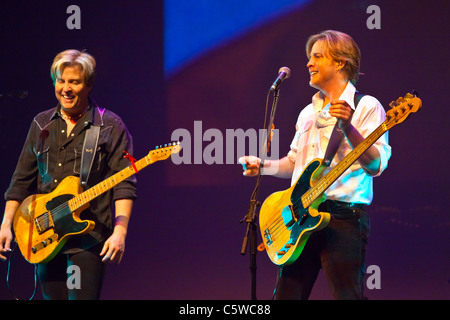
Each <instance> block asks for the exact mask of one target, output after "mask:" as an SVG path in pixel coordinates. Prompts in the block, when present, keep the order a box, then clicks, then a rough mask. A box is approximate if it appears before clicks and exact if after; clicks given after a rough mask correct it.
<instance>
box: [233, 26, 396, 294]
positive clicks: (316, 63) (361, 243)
mask: <svg viewBox="0 0 450 320" xmlns="http://www.w3.org/2000/svg"><path fill="white" fill-rule="evenodd" d="M306 55H307V57H308V63H307V65H306V67H307V68H308V70H309V74H310V79H309V84H310V86H312V87H314V88H316V89H318V90H319V91H318V92H317V93H316V94H315V95H314V96H313V97H312V103H310V104H309V105H308V106H307V107H306V108H304V109H303V110H302V111H301V112H300V114H299V116H298V118H297V123H296V132H295V135H294V138H293V140H292V143H291V149H290V151H289V153H288V155H287V156H286V157H284V158H282V159H280V160H266V161H265V162H264V168H261V170H262V174H265V175H274V176H276V177H281V178H290V179H291V185H293V184H295V183H297V180H298V179H299V177H300V176H301V174H302V172H303V170H304V169H305V168H306V167H307V165H308V164H309V163H310V162H311V161H312V160H314V159H316V158H324V155H325V153H326V150H327V146H328V142H329V140H330V136H331V133H332V131H333V128H334V127H335V124H336V123H337V124H338V127H339V129H340V130H341V131H342V132H343V133H344V136H345V138H343V140H342V144H341V145H340V147H339V149H338V150H337V153H336V155H335V157H334V158H333V159H332V162H331V167H334V166H335V165H336V164H337V163H339V162H340V161H341V160H342V159H343V158H344V157H345V156H346V155H347V154H348V153H350V152H351V150H352V149H353V148H354V147H356V146H357V145H358V144H359V143H360V142H361V141H363V139H364V138H365V137H367V136H368V135H369V134H370V133H372V132H373V131H374V130H375V129H376V128H377V127H378V126H379V125H380V124H381V123H382V122H383V121H384V120H385V117H386V114H385V111H384V109H383V107H382V106H381V104H380V103H379V102H378V100H377V99H375V98H374V97H371V96H369V95H360V94H359V93H358V92H357V91H356V88H355V86H354V85H355V83H356V81H357V79H358V76H359V68H360V61H361V54H360V50H359V48H358V46H357V44H356V43H355V41H354V40H353V39H352V38H351V37H350V36H349V35H347V34H345V33H342V32H339V31H334V30H327V31H324V32H321V33H319V34H315V35H312V36H310V37H309V39H308V41H307V44H306ZM390 155H391V148H390V146H389V145H388V137H387V133H386V134H385V135H383V136H382V137H381V138H380V139H379V140H378V141H377V142H375V144H373V145H372V146H371V147H370V148H369V149H368V150H367V151H366V152H365V153H364V154H363V155H361V157H360V158H359V159H358V160H357V162H355V163H354V164H353V165H352V166H351V167H350V168H349V169H348V170H346V171H345V172H344V173H343V174H342V175H341V177H340V178H339V179H337V180H336V181H335V182H334V184H332V185H331V186H330V187H329V188H328V189H327V191H326V192H325V196H326V201H324V202H323V203H322V204H321V205H320V206H319V211H325V212H329V213H330V214H331V219H330V222H329V224H328V225H327V227H325V228H324V229H323V230H321V231H318V232H315V233H313V234H312V235H311V236H310V237H309V239H308V241H307V242H306V246H305V247H304V249H303V252H302V253H301V255H300V257H299V258H298V259H297V260H296V261H295V262H294V263H292V264H289V265H283V266H280V268H279V269H278V277H277V285H276V288H275V291H274V298H275V299H308V298H309V296H310V293H311V290H312V288H313V285H314V283H315V281H316V278H317V275H318V273H319V271H320V269H322V270H323V272H324V275H325V277H326V279H327V282H328V285H329V287H330V290H331V293H332V295H333V297H334V298H335V299H363V298H364V295H363V291H364V272H365V269H364V268H365V266H364V261H365V252H366V244H367V237H368V234H369V218H368V215H367V213H366V209H365V206H366V205H369V204H370V203H371V202H372V197H373V190H372V189H373V188H372V180H373V177H376V176H379V175H380V174H381V173H382V172H383V171H384V170H385V169H386V167H387V162H388V159H389V158H390ZM240 162H241V163H243V164H245V166H244V170H245V171H244V175H246V176H255V175H257V174H258V172H259V170H260V159H258V158H256V157H254V156H245V157H242V158H241V159H240Z"/></svg>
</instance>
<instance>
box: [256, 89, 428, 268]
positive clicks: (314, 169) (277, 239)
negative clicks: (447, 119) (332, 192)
mask: <svg viewBox="0 0 450 320" xmlns="http://www.w3.org/2000/svg"><path fill="white" fill-rule="evenodd" d="M390 106H391V107H392V109H391V110H389V111H388V112H387V114H386V121H384V122H383V123H382V124H381V125H380V126H379V127H378V128H377V129H375V130H374V131H373V132H372V133H371V134H370V135H369V136H368V137H367V138H366V139H364V140H363V141H362V142H361V143H360V144H359V145H358V146H356V147H355V148H354V149H353V150H352V151H351V152H350V153H349V154H348V155H347V156H346V157H345V158H344V159H343V160H342V161H341V162H340V163H339V164H337V165H336V166H335V167H334V168H333V169H331V170H330V171H329V172H328V173H325V172H326V170H327V169H329V168H328V167H327V166H325V165H324V164H323V163H322V159H314V160H313V161H311V162H310V163H309V164H308V165H307V167H306V168H305V169H304V171H303V172H302V174H301V175H300V177H299V178H298V180H297V182H296V183H295V184H294V185H292V186H291V187H290V188H289V189H287V190H284V191H279V192H275V193H273V194H271V195H270V196H269V197H267V199H266V200H265V201H264V203H263V204H262V206H261V210H260V216H259V225H260V231H261V236H262V238H263V243H262V244H261V245H260V246H259V247H262V245H263V246H264V249H265V250H266V252H267V254H268V256H269V258H270V259H271V260H272V262H273V263H274V264H276V265H288V264H291V263H293V262H294V261H295V260H297V258H298V257H299V256H300V254H301V252H302V251H303V248H304V246H305V244H306V241H307V240H308V238H309V236H310V235H311V234H312V233H313V232H316V231H319V230H322V229H323V228H325V227H326V226H327V225H328V222H329V221H330V214H329V213H328V212H319V211H318V208H319V205H320V204H321V203H322V202H323V201H325V195H324V192H325V191H326V190H327V188H328V187H329V186H330V185H331V184H332V183H333V182H334V181H336V180H337V179H338V178H339V177H340V176H341V174H342V173H343V172H344V171H345V170H347V169H348V168H349V167H350V166H351V165H352V164H353V163H354V162H355V161H356V160H357V159H358V158H359V157H360V156H361V155H362V154H363V153H364V152H365V151H366V150H367V149H368V148H369V147H370V146H371V145H372V144H374V143H375V142H376V141H377V140H378V139H379V138H380V137H381V136H382V135H383V134H384V133H385V132H386V131H388V130H389V129H390V128H392V127H393V126H395V125H396V124H399V123H401V122H403V121H404V120H405V119H406V118H407V117H408V116H409V114H410V113H411V112H416V111H418V110H419V109H420V108H421V107H422V101H421V100H420V99H419V98H418V97H417V96H415V95H412V94H409V93H408V94H407V95H406V96H405V97H403V98H399V99H397V101H396V102H394V101H393V102H391V104H390ZM322 175H323V177H322ZM264 249H262V250H264Z"/></svg>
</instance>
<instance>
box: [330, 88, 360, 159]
mask: <svg viewBox="0 0 450 320" xmlns="http://www.w3.org/2000/svg"><path fill="white" fill-rule="evenodd" d="M363 96H364V95H363V94H362V93H359V92H358V91H355V96H354V103H355V109H356V107H357V106H358V103H359V101H360V100H361V98H362V97H363ZM343 138H344V133H343V132H342V131H341V130H340V129H339V125H338V122H336V124H335V126H334V128H333V131H332V132H331V136H330V141H329V142H328V146H327V150H326V151H325V156H324V157H323V162H322V163H323V165H325V166H327V167H329V166H330V164H331V161H332V160H333V158H334V156H335V155H336V152H337V150H338V149H339V146H340V145H341V142H342V139H343Z"/></svg>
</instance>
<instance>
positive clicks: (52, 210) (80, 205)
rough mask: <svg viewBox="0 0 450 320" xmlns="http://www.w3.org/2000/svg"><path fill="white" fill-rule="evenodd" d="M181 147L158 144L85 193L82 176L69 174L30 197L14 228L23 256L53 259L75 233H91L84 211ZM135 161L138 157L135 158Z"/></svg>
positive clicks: (35, 260) (33, 259)
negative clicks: (91, 203)
mask: <svg viewBox="0 0 450 320" xmlns="http://www.w3.org/2000/svg"><path fill="white" fill-rule="evenodd" d="M180 150H181V146H180V145H179V143H172V144H168V145H164V147H159V148H158V147H157V148H156V149H154V150H152V151H150V152H149V154H148V155H147V156H145V157H144V158H142V159H141V160H139V161H136V162H134V161H132V162H131V165H130V166H128V167H126V168H125V169H123V170H121V171H119V172H117V173H116V174H114V175H112V176H111V177H109V178H107V179H105V180H103V181H102V182H100V183H98V184H96V185H95V186H93V187H92V188H89V189H88V190H86V191H84V192H83V188H82V187H81V186H80V178H78V177H74V176H69V177H66V178H65V179H63V180H62V181H61V183H60V184H59V185H58V186H57V187H56V189H55V190H53V191H52V192H51V193H48V194H37V195H31V196H29V197H27V198H26V199H25V200H24V201H23V202H22V203H21V205H20V206H19V208H18V209H17V211H16V213H15V215H14V220H13V230H14V234H15V236H16V242H17V244H18V246H19V249H20V252H21V253H22V255H23V257H24V258H25V259H26V260H27V261H28V262H30V263H46V262H48V261H50V260H51V259H52V258H53V257H54V256H55V255H56V254H57V253H58V252H59V251H60V250H61V248H62V247H63V246H64V244H65V243H66V242H67V240H68V239H70V238H71V237H72V236H76V235H81V234H85V233H88V232H90V231H91V230H92V229H93V228H94V227H95V222H94V221H91V220H81V219H80V214H81V212H83V211H84V210H85V209H86V208H88V207H89V202H90V201H92V200H93V199H95V198H97V197H98V196H99V195H101V194H103V193H104V192H106V191H108V190H110V189H111V188H113V187H114V186H115V185H117V184H118V183H120V182H122V181H123V180H125V179H126V178H128V177H130V176H132V175H133V174H135V173H136V172H138V170H141V169H143V168H145V167H146V166H148V165H150V164H152V163H154V162H156V161H159V160H165V159H167V158H169V157H170V156H171V154H172V153H178V152H179V151H180ZM132 160H134V159H132Z"/></svg>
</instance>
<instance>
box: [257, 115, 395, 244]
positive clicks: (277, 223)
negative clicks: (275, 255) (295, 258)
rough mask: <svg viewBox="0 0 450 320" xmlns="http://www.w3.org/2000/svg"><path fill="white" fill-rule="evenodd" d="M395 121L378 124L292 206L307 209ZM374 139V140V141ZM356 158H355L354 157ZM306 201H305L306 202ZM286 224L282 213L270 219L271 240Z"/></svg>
mask: <svg viewBox="0 0 450 320" xmlns="http://www.w3.org/2000/svg"><path fill="white" fill-rule="evenodd" d="M393 122H395V119H394V118H393V117H391V118H389V119H387V120H386V121H384V122H383V123H382V124H381V125H380V126H378V128H377V129H375V130H374V131H373V132H372V133H371V134H370V135H369V136H368V137H367V139H365V140H364V141H362V142H361V143H360V144H359V145H358V146H357V147H356V148H355V149H353V150H352V152H351V153H349V157H348V159H347V160H344V161H342V162H340V163H339V164H338V165H336V167H334V168H333V169H332V170H331V171H330V172H329V173H328V174H327V175H326V176H325V177H323V178H322V179H321V180H320V181H319V182H318V183H317V184H316V185H314V187H312V188H310V189H309V190H308V191H306V192H305V193H304V194H303V195H302V196H301V197H300V198H298V199H297V200H296V201H294V202H293V203H292V208H293V209H294V210H296V211H297V210H298V208H299V207H300V204H301V208H302V209H305V207H304V204H305V202H306V200H309V201H307V202H306V204H308V205H307V206H306V207H309V206H310V205H311V204H312V202H314V201H315V200H316V199H317V197H318V196H319V195H321V194H322V193H323V192H324V191H325V190H326V188H327V187H328V186H329V184H330V179H329V178H331V180H332V181H333V182H334V181H335V180H336V179H337V178H338V177H339V175H341V174H342V173H339V174H338V171H340V169H341V167H343V166H347V164H348V163H349V161H351V162H352V163H353V162H354V161H356V160H357V158H355V155H356V154H357V153H359V149H363V150H362V151H361V154H362V153H364V152H365V151H366V150H367V149H368V148H369V147H370V146H371V145H372V144H373V143H375V141H376V140H378V139H379V138H380V137H381V136H382V135H383V134H384V133H385V132H386V131H388V129H387V127H390V126H391V124H392V123H393ZM372 140H374V141H373V142H372ZM352 158H355V159H352ZM304 201H305V202H304ZM283 225H284V221H283V217H282V216H281V215H278V216H276V217H275V219H273V220H272V221H270V223H268V224H267V227H266V228H265V229H264V230H268V232H269V234H270V237H271V240H272V242H273V238H275V237H278V236H281V235H284V234H285V233H286V232H289V229H288V228H287V227H286V228H282V227H283Z"/></svg>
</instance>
